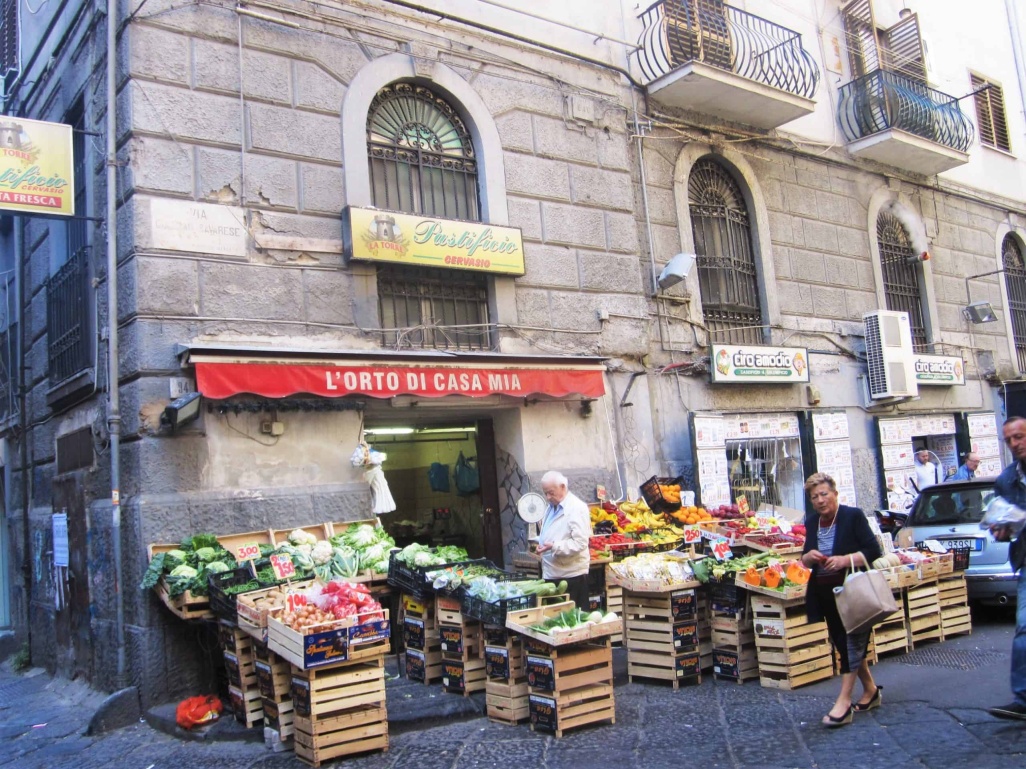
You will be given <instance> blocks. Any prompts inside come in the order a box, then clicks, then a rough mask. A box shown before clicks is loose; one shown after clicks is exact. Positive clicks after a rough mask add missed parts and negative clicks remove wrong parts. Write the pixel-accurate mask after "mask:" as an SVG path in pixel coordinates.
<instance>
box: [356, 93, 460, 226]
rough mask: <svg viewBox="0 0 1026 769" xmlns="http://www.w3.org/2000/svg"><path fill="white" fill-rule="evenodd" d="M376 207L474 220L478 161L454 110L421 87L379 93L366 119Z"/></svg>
mask: <svg viewBox="0 0 1026 769" xmlns="http://www.w3.org/2000/svg"><path fill="white" fill-rule="evenodd" d="M367 145H368V152H369V153H370V177H371V195H372V198H373V201H374V205H375V206H377V207H378V208H385V209H390V210H395V211H408V212H411V213H418V214H428V215H434V216H444V217H447V218H450V219H466V220H469V221H477V220H478V219H479V218H480V214H479V205H478V194H477V163H476V161H475V159H474V146H473V143H472V142H471V139H470V133H469V132H468V131H467V127H466V126H465V125H464V123H463V121H462V120H461V119H460V116H459V115H458V114H457V113H456V110H454V109H453V108H452V106H451V105H449V103H448V102H446V101H445V100H444V99H442V98H441V97H440V96H437V95H436V94H435V93H433V92H432V91H431V90H429V89H427V88H425V87H424V86H421V85H415V84H413V83H395V84H393V85H390V86H387V87H385V88H383V89H381V91H379V92H378V94H377V96H375V97H374V101H373V102H371V107H370V112H369V114H368V118H367Z"/></svg>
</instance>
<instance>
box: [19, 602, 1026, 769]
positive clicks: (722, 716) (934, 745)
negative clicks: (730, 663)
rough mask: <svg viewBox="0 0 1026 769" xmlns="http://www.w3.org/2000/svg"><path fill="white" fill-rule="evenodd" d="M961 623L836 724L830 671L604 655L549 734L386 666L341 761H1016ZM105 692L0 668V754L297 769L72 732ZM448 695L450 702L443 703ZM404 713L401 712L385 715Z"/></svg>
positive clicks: (285, 757) (455, 766)
mask: <svg viewBox="0 0 1026 769" xmlns="http://www.w3.org/2000/svg"><path fill="white" fill-rule="evenodd" d="M975 619H976V625H975V628H974V632H973V634H972V635H971V636H962V637H958V638H953V639H950V640H948V641H946V642H944V643H939V644H930V645H926V646H923V647H921V648H920V649H917V650H916V651H914V652H913V653H912V654H910V655H906V656H898V657H890V658H886V659H883V660H881V661H880V663H879V664H878V665H877V666H876V667H875V669H874V674H875V675H876V677H877V679H878V681H879V683H881V684H883V685H884V705H883V707H881V708H880V709H878V710H875V711H872V712H871V713H867V714H859V715H857V716H856V719H855V722H854V723H853V724H852V725H851V726H848V727H844V728H842V729H837V730H826V729H824V728H823V727H822V726H821V725H820V723H819V720H820V718H821V716H822V715H823V714H824V713H826V712H827V710H829V708H830V706H831V704H832V703H833V698H834V695H835V693H836V690H837V686H838V681H837V680H836V679H835V680H833V681H827V682H823V683H820V684H816V685H814V686H811V687H806V688H803V689H799V690H797V691H793V692H790V691H778V690H773V689H766V688H763V687H761V686H760V685H759V684H758V682H757V681H749V682H747V683H745V684H744V685H739V684H736V683H733V682H729V681H724V680H714V679H713V678H711V677H709V676H707V677H705V678H704V680H703V682H702V683H701V684H700V685H693V686H686V687H682V688H681V689H680V690H679V691H674V690H673V689H672V688H670V687H669V686H668V685H660V684H657V683H640V682H635V683H628V682H627V679H626V675H625V653H624V652H623V651H617V652H616V663H617V669H618V674H617V680H616V684H617V685H616V689H615V692H616V695H615V696H616V723H615V725H603V726H598V727H592V728H586V729H583V730H581V731H578V732H573V733H569V734H567V735H565V736H564V737H563V738H562V739H555V738H554V737H552V736H551V735H547V734H543V733H534V732H532V731H531V730H530V729H529V727H528V726H526V725H521V726H506V725H501V724H496V723H492V722H490V721H488V720H487V719H486V718H484V717H483V716H481V715H480V714H479V713H480V711H481V710H482V708H483V695H475V697H473V698H470V700H469V701H467V702H456V701H455V700H457V699H460V698H458V697H457V696H456V695H450V694H444V693H442V692H441V691H440V689H439V688H438V687H437V686H432V687H426V686H422V685H415V684H412V683H410V682H407V681H405V679H396V680H395V681H391V682H390V683H389V686H388V708H389V711H390V714H392V713H394V714H395V715H396V717H397V723H396V725H395V727H394V728H391V729H390V747H389V750H388V751H387V752H386V753H379V754H372V755H367V756H361V757H355V758H349V759H346V760H344V761H338V762H335V763H334V764H330V765H335V766H345V767H352V768H353V769H385V768H386V767H417V768H418V769H476V768H478V767H493V768H495V769H504V768H505V767H510V769H513V768H514V767H516V768H517V769H521V768H522V767H545V768H546V769H562V768H563V767H567V768H568V769H569V768H570V767H587V766H616V767H624V768H627V767H638V769H641V767H645V768H646V769H651V768H652V767H663V766H666V767H670V766H673V767H703V768H710V767H712V768H715V767H724V768H725V769H742V768H747V767H751V768H752V769H797V768H799V767H809V768H810V769H835V768H836V769H851V768H852V767H860V768H865V769H886V768H888V767H913V768H918V769H956V768H957V769H963V768H964V767H968V766H972V767H974V768H975V769H1008V768H1009V767H1021V766H1024V765H1026V722H1009V721H1000V720H998V719H995V718H992V717H991V716H989V715H988V714H987V712H986V708H987V707H988V706H990V705H996V704H1003V703H1005V702H1007V701H1009V699H1010V695H1009V691H1008V664H1009V649H1010V646H1011V637H1012V632H1013V625H1014V623H1013V621H1012V617H1011V614H1010V613H1009V612H1008V611H1007V610H1006V611H997V612H995V611H990V612H980V611H977V612H976V613H975ZM102 700H103V695H101V694H98V693H96V692H93V691H92V690H90V689H89V688H88V687H87V686H85V685H84V684H82V683H80V682H69V681H65V680H62V679H51V678H50V677H49V676H48V675H46V673H45V672H43V671H39V670H33V671H31V672H30V673H29V674H28V675H16V674H14V673H12V672H11V671H10V670H9V669H7V668H6V667H5V668H4V669H3V670H2V671H0V738H2V740H3V746H4V749H3V750H2V751H0V766H2V767H8V766H9V767H12V769H13V767H17V769H58V768H59V767H74V769H93V768H94V767H96V768H97V769H99V768H100V767H104V768H105V769H107V768H108V767H117V768H118V769H122V768H123V769H194V768H195V769H205V768H206V767H210V768H211V769H235V768H236V767H237V768H238V769H264V768H266V769H272V768H274V769H278V768H279V767H281V768H284V767H290V768H291V767H301V766H304V764H302V763H300V762H299V761H298V759H296V758H295V756H294V755H293V754H292V753H272V752H271V751H270V750H269V749H267V748H266V747H265V746H264V744H263V742H262V741H257V740H256V739H254V738H256V734H255V732H254V733H252V734H251V735H250V737H251V738H250V739H248V740H243V741H203V742H195V741H187V740H182V739H178V738H176V737H173V736H169V735H167V734H164V733H162V732H160V731H157V730H155V729H154V728H152V726H151V725H150V724H149V723H147V722H145V721H142V722H140V723H138V724H134V725H132V726H129V727H125V728H122V729H118V730H116V731H113V732H110V733H108V734H105V735H100V736H97V737H88V736H85V735H84V730H85V727H86V725H87V724H88V721H89V718H90V716H91V715H92V713H93V712H94V711H95V709H96V707H98V706H99V703H100V702H101V701H102ZM454 705H455V706H456V707H453V706H454ZM400 714H402V715H403V716H404V720H403V721H401V722H398V718H399V716H400Z"/></svg>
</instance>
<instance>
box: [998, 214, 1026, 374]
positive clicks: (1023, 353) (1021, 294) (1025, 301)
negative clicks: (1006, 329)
mask: <svg viewBox="0 0 1026 769" xmlns="http://www.w3.org/2000/svg"><path fill="white" fill-rule="evenodd" d="M1001 264H1002V266H1003V267H1004V269H1005V289H1006V290H1007V292H1008V311H1009V312H1010V313H1011V315H1012V336H1013V338H1014V339H1015V357H1016V359H1017V360H1018V363H1019V373H1026V264H1024V262H1023V257H1022V249H1021V248H1020V247H1019V244H1018V243H1017V242H1016V240H1015V236H1014V235H1011V234H1008V235H1006V236H1005V239H1004V241H1003V242H1002V243H1001Z"/></svg>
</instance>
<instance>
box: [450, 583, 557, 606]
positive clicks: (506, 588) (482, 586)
mask: <svg viewBox="0 0 1026 769" xmlns="http://www.w3.org/2000/svg"><path fill="white" fill-rule="evenodd" d="M566 590H567V583H566V580H562V581H560V582H559V584H558V585H557V584H556V583H555V582H546V581H545V580H543V579H532V580H521V581H519V582H497V581H496V580H494V579H492V578H491V577H475V578H473V579H471V580H470V583H469V585H468V586H467V595H470V596H473V597H474V598H480V599H481V600H482V601H486V602H487V603H497V602H498V601H501V600H503V599H505V598H520V597H521V596H525V595H537V596H550V595H559V594H560V593H565V592H566Z"/></svg>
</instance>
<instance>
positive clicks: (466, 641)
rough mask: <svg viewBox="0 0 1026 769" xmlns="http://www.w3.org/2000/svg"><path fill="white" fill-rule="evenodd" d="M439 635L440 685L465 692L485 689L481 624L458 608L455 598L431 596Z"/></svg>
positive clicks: (451, 690) (482, 629)
mask: <svg viewBox="0 0 1026 769" xmlns="http://www.w3.org/2000/svg"><path fill="white" fill-rule="evenodd" d="M435 613H436V617H437V620H438V633H439V636H440V637H441V643H440V645H441V651H442V687H443V688H444V689H445V690H446V691H447V692H453V693H456V694H462V695H464V696H467V695H469V694H472V693H474V692H481V691H484V689H485V684H486V682H487V676H486V675H485V660H484V628H483V626H482V625H481V623H480V622H478V621H477V620H473V619H470V618H469V617H466V616H464V615H463V614H462V612H461V611H460V601H459V599H458V598H448V597H445V596H441V595H439V596H435Z"/></svg>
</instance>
